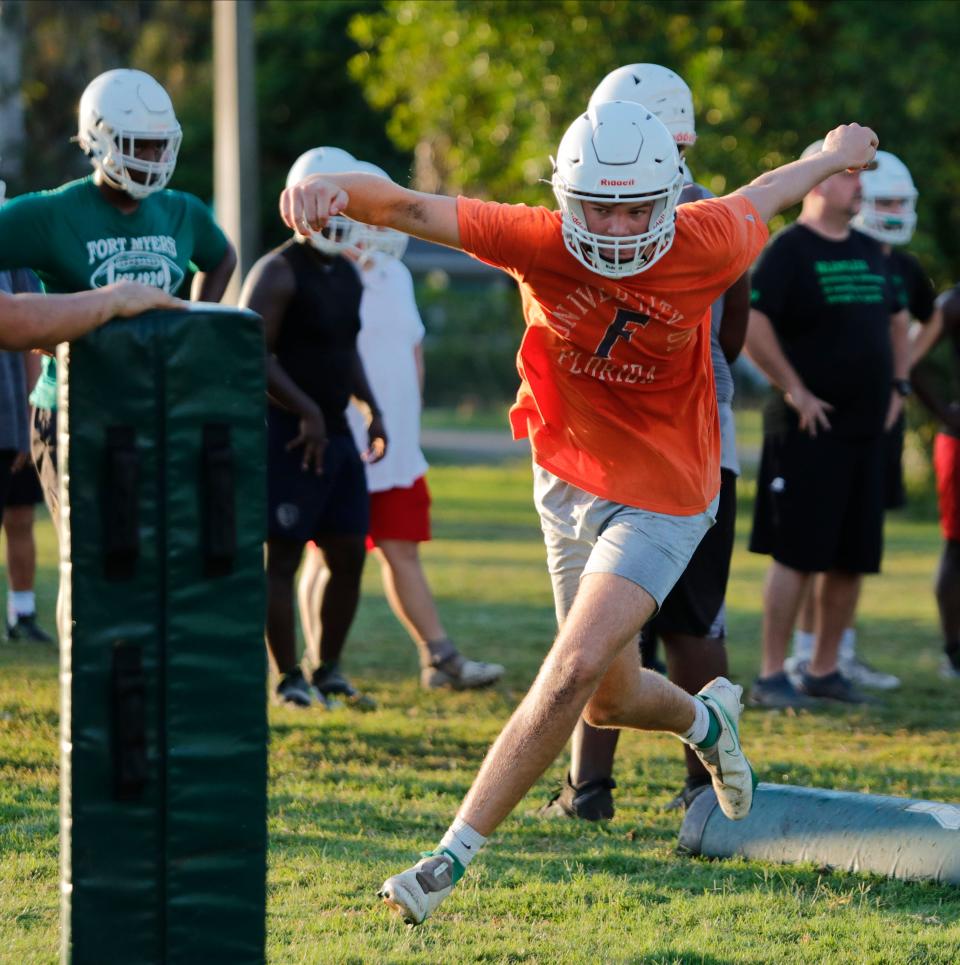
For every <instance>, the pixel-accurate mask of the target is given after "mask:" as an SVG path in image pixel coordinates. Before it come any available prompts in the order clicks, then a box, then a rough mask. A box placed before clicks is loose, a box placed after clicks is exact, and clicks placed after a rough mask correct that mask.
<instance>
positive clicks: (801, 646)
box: [793, 630, 817, 660]
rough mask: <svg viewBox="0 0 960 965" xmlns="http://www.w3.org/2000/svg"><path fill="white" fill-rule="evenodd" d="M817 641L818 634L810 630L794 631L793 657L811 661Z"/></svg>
mask: <svg viewBox="0 0 960 965" xmlns="http://www.w3.org/2000/svg"><path fill="white" fill-rule="evenodd" d="M816 640H817V636H816V634H815V633H811V632H810V631H809V630H794V631H793V655H794V656H795V657H796V658H797V660H809V659H810V658H811V657H812V656H813V646H814V644H815V643H816Z"/></svg>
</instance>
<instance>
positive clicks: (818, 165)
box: [733, 124, 880, 221]
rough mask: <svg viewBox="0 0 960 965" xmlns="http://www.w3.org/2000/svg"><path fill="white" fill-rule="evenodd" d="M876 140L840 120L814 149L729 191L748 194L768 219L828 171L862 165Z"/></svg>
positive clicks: (873, 151)
mask: <svg viewBox="0 0 960 965" xmlns="http://www.w3.org/2000/svg"><path fill="white" fill-rule="evenodd" d="M879 143H880V142H879V140H878V138H877V135H876V134H874V133H873V131H872V130H870V128H869V127H861V126H860V125H859V124H842V125H841V126H840V127H837V128H834V129H833V130H832V131H831V132H830V133H829V134H828V135H827V136H826V137H825V138H824V140H823V148H822V149H821V150H820V151H819V152H818V153H816V154H811V155H810V156H809V157H805V158H802V159H801V160H799V161H792V162H791V163H790V164H784V165H783V166H782V167H779V168H775V169H774V170H773V171H768V172H767V173H766V174H761V175H760V177H758V178H757V179H756V180H755V181H751V182H750V183H749V184H748V185H746V187H743V188H740V189H739V190H738V191H734V192H733V193H734V194H740V195H743V196H745V197H747V198H749V199H750V201H751V202H753V206H754V207H755V208H756V209H757V211H759V212H760V217H762V218H763V220H764V221H769V220H770V219H771V218H772V217H773V216H774V215H775V214H777V213H778V212H780V211H783V210H784V209H785V208H790V207H792V206H793V205H795V204H797V203H798V202H799V201H801V200H802V198H803V196H804V195H805V194H807V193H808V192H809V191H810V189H811V188H814V187H816V186H817V185H818V184H819V183H820V182H821V181H824V180H826V179H827V178H829V177H830V176H831V175H832V174H839V173H840V172H841V171H848V170H851V171H858V170H860V169H862V168H864V167H866V166H867V165H868V164H869V163H870V162H871V161H872V160H873V159H874V157H875V155H876V153H877V145H878V144H879Z"/></svg>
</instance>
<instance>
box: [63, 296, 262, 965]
mask: <svg viewBox="0 0 960 965" xmlns="http://www.w3.org/2000/svg"><path fill="white" fill-rule="evenodd" d="M59 361H60V373H61V386H60V408H59V426H58V429H59V447H58V448H59V456H60V467H61V476H62V481H61V501H62V507H63V536H62V545H61V580H62V601H61V612H60V638H61V669H62V685H61V692H62V715H61V716H62V723H61V728H62V735H63V750H62V778H61V852H62V858H61V863H62V884H63V891H62V918H63V940H62V958H63V960H64V961H65V962H73V963H78V965H87V963H91V965H93V963H95V965H111V963H117V965H119V963H123V965H134V963H145V965H152V963H161V962H162V963H182V965H188V963H190V965H192V963H197V962H204V963H219V962H223V963H228V962H229V963H231V965H233V963H248V962H249V963H257V962H262V961H263V958H264V937H265V935H264V911H265V907H264V906H265V875H266V740H267V728H266V711H265V700H264V696H265V675H266V660H265V655H264V649H263V617H264V606H265V596H264V576H263V539H264V531H265V520H266V490H265V485H266V484H265V473H264V453H265V449H266V443H265V413H264V407H265V384H264V352H263V336H262V331H261V325H260V320H259V318H258V317H257V316H256V315H253V314H252V313H249V312H241V311H237V310H233V309H226V308H221V307H219V306H213V305H201V306H196V307H193V308H191V309H190V310H189V311H183V312H151V313H147V314H145V315H143V316H141V317H139V318H136V319H131V320H124V321H120V320H117V321H114V322H111V323H110V324H109V325H107V326H104V327H103V328H102V329H100V330H98V331H97V332H94V333H92V334H90V335H88V336H86V337H85V338H83V339H81V340H79V341H78V342H75V343H73V345H71V346H63V347H61V349H60V357H59Z"/></svg>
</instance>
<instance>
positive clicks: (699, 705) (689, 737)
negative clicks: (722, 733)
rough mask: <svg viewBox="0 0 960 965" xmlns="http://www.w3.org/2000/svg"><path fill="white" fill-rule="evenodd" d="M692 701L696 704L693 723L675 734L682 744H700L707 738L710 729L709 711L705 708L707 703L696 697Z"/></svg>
mask: <svg viewBox="0 0 960 965" xmlns="http://www.w3.org/2000/svg"><path fill="white" fill-rule="evenodd" d="M693 702H694V704H696V710H695V712H694V713H695V716H694V718H693V723H692V724H691V725H690V729H689V730H687V731H684V732H683V733H682V734H677V737H679V738H680V740H682V741H683V742H684V744H702V743H703V742H704V741H705V740H706V739H707V734H708V733H709V731H710V711H709V710H707V705H706V704H705V703H704V702H703V701H702V700H697V699H696V697H695V698H694V699H693Z"/></svg>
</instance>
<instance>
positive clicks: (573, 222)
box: [553, 101, 683, 278]
mask: <svg viewBox="0 0 960 965" xmlns="http://www.w3.org/2000/svg"><path fill="white" fill-rule="evenodd" d="M682 190H683V169H682V167H681V164H680V154H679V153H678V151H677V146H676V144H675V143H674V140H673V136H672V135H671V134H670V132H669V131H668V130H667V128H666V127H665V126H664V125H663V124H662V123H661V122H660V121H659V120H658V119H657V118H656V117H654V115H653V114H652V113H651V112H650V111H649V110H647V109H646V108H645V107H643V106H642V105H640V104H636V103H631V102H628V101H610V102H607V103H598V104H594V105H593V106H592V107H590V108H589V109H588V111H587V113H585V114H581V115H580V117H578V118H577V119H576V120H575V121H574V122H573V123H572V124H571V125H570V127H569V128H568V129H567V132H566V134H564V135H563V139H562V140H561V141H560V147H559V148H558V150H557V158H556V160H555V162H554V174H553V191H554V194H555V195H556V197H557V202H558V203H559V205H560V213H561V216H562V227H563V240H564V243H565V244H566V246H567V250H568V251H569V252H570V253H571V254H572V255H573V257H574V258H576V259H577V261H579V262H580V263H581V264H582V265H585V266H586V267H587V268H589V269H590V270H591V271H595V272H597V274H600V275H603V276H605V277H607V278H623V277H626V276H629V275H636V274H638V273H639V272H641V271H646V270H647V269H648V268H650V267H651V266H652V265H654V264H656V263H657V262H658V261H659V260H660V259H661V258H662V257H663V256H664V255H665V254H666V253H667V251H669V249H670V245H671V244H673V237H674V232H675V223H674V215H675V211H676V206H677V199H678V198H679V196H680V192H681V191H682ZM584 202H594V203H597V204H604V205H608V204H620V203H623V202H631V203H638V204H640V203H643V204H650V205H651V206H652V210H651V213H650V220H649V224H648V226H647V230H646V231H644V232H643V233H642V234H636V235H625V236H618V235H600V234H596V233H594V232H592V231H590V230H589V229H588V227H587V220H586V217H585V216H584V211H583V203H584Z"/></svg>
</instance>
